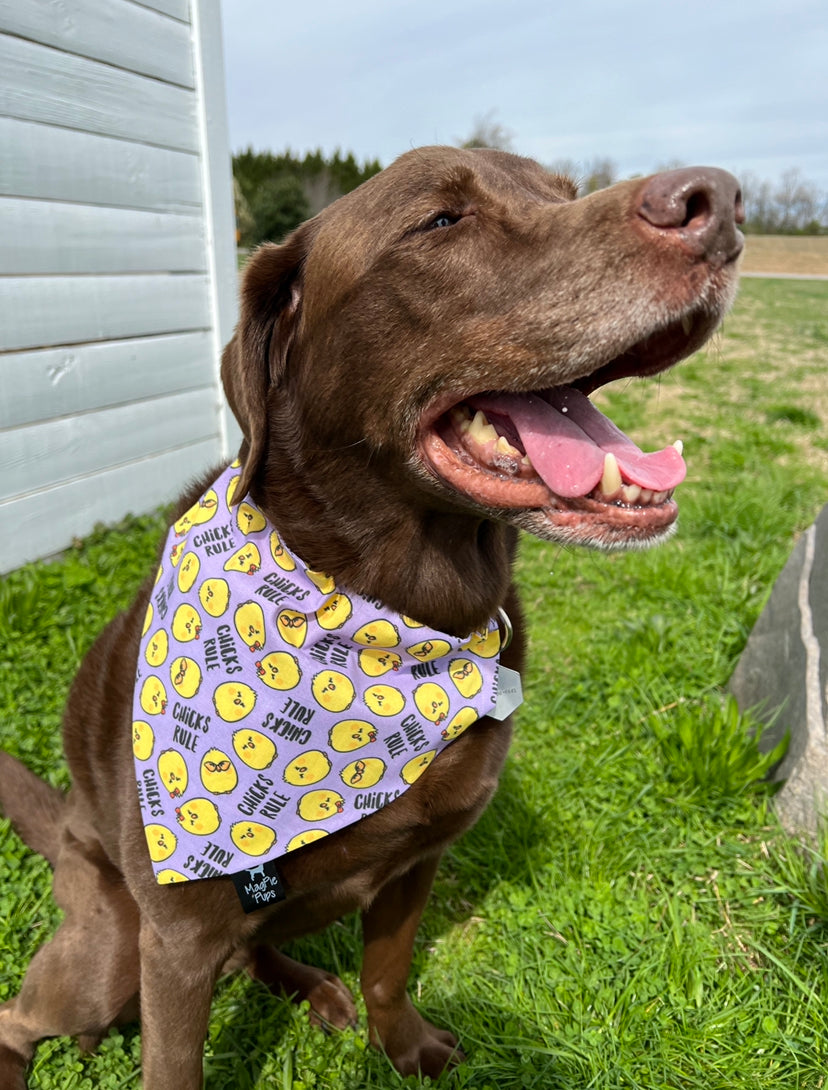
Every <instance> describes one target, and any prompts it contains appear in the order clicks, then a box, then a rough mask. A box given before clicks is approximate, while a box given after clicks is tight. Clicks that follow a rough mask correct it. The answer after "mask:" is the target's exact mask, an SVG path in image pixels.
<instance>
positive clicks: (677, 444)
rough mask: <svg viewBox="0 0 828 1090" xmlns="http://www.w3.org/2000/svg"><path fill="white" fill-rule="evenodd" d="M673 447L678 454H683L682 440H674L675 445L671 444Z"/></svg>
mask: <svg viewBox="0 0 828 1090" xmlns="http://www.w3.org/2000/svg"><path fill="white" fill-rule="evenodd" d="M673 446H674V448H675V449H676V450H677V451H678V452H679V454H683V453H684V442H683V440H681V439H676V441H675V443H673Z"/></svg>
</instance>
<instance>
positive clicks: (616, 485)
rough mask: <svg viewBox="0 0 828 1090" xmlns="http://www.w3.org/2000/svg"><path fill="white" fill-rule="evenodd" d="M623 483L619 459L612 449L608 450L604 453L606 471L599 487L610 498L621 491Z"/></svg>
mask: <svg viewBox="0 0 828 1090" xmlns="http://www.w3.org/2000/svg"><path fill="white" fill-rule="evenodd" d="M622 483H623V482H622V480H621V470H620V469H619V468H618V459H617V458H616V457H615V455H614V454H613V453H612V452H611V451H608V452H607V453H606V454H605V455H604V472H603V475H602V477H601V483H600V484H599V486H598V487H599V488H600V489H601V492H603V494H604V495H605V496H606V497H607V498H608V499H609V498H611V497H612V496H614V495H615V494H616V492H619V491H620V489H621V485H622Z"/></svg>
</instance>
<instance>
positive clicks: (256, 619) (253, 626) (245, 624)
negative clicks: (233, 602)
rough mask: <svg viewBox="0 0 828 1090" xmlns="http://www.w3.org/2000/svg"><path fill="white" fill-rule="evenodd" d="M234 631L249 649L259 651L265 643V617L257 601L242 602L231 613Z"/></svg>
mask: <svg viewBox="0 0 828 1090" xmlns="http://www.w3.org/2000/svg"><path fill="white" fill-rule="evenodd" d="M233 623H234V624H235V626H236V631H237V632H238V634H239V635H240V636H241V638H242V640H244V642H245V643H246V644H247V646H248V647H249V648H250V650H251V651H261V650H262V649H263V648H264V645H265V619H264V613H263V612H262V607H261V606H260V605H259V603H258V602H252V601H251V602H243V603H242V604H241V605H240V606H237V607H236V612H235V613H234V614H233Z"/></svg>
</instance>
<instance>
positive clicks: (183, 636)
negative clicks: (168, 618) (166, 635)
mask: <svg viewBox="0 0 828 1090" xmlns="http://www.w3.org/2000/svg"><path fill="white" fill-rule="evenodd" d="M201 628H202V624H201V617H200V616H199V614H198V611H197V610H195V609H193V607H192V606H191V605H190V604H189V602H184V603H182V605H180V606H179V607H178V609H177V610H176V611H175V613H174V614H173V622H172V634H173V636H175V638H176V639H177V640H178V642H179V643H189V642H190V640H197V639H198V638H199V636H200V635H201Z"/></svg>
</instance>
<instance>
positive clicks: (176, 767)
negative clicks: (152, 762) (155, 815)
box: [158, 749, 188, 799]
mask: <svg viewBox="0 0 828 1090" xmlns="http://www.w3.org/2000/svg"><path fill="white" fill-rule="evenodd" d="M158 778H159V779H160V780H161V783H163V785H164V787H165V788H166V789H167V791H168V792H169V795H170V798H171V799H179V798H181V796H182V795H183V794H184V792H185V791H186V790H187V780H188V775H187V765H186V762H185V761H184V758H183V757H182V756H181V754H180V753H179V752H178V750H176V749H165V750H164V751H163V752H162V753H159V755H158Z"/></svg>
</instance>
